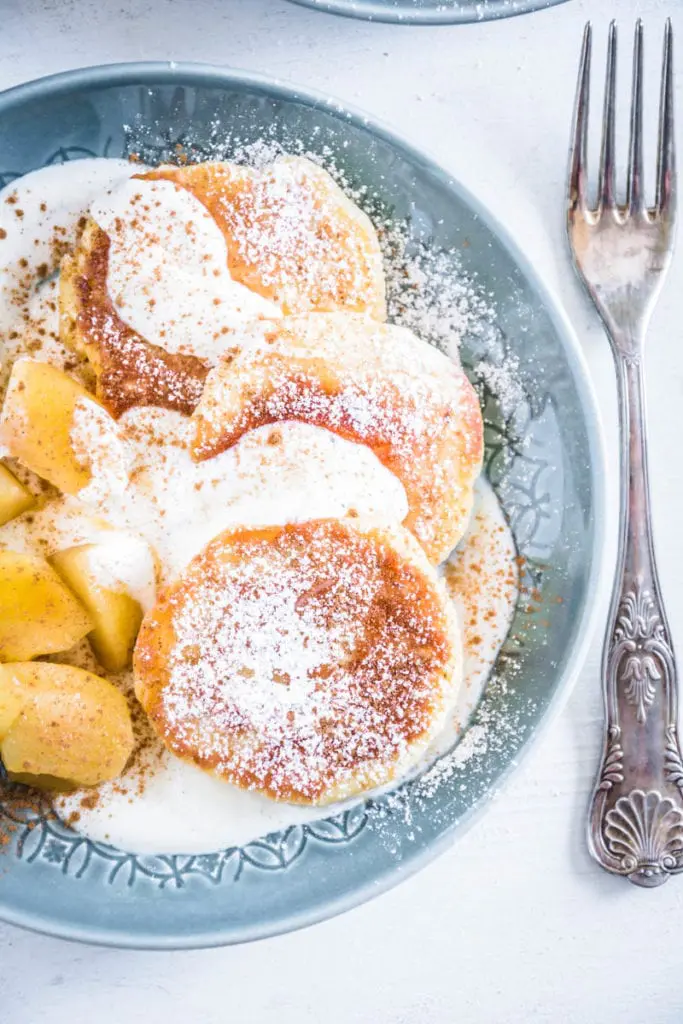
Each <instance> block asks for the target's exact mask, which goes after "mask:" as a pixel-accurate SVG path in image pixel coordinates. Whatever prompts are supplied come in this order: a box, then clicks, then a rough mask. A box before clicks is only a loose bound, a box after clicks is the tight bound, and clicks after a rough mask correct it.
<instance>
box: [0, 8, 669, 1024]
mask: <svg viewBox="0 0 683 1024" xmlns="http://www.w3.org/2000/svg"><path fill="white" fill-rule="evenodd" d="M616 12H618V14H619V21H620V25H621V26H623V33H622V34H623V36H624V46H623V51H624V61H623V65H624V79H625V78H626V63H627V62H626V59H625V58H626V51H627V50H630V32H631V25H632V22H633V19H634V17H635V16H636V15H641V16H642V17H643V18H644V19H645V24H646V41H647V43H648V44H649V45H648V46H647V51H646V55H647V58H648V59H649V60H651V62H652V63H651V64H649V65H648V75H647V77H646V81H647V82H648V85H649V86H650V91H651V93H653V94H654V92H655V89H656V81H657V74H658V72H657V71H655V65H656V64H657V62H658V59H659V52H660V40H661V31H662V28H663V22H664V18H665V16H666V15H667V14H669V15H671V16H672V18H673V19H674V22H675V23H677V24H676V27H677V29H678V34H679V74H678V77H677V103H678V110H679V113H680V114H681V117H683V5H682V4H681V0H618V2H617V0H571V2H570V3H568V4H566V5H564V6H560V7H557V8H555V9H552V10H550V11H545V12H543V13H539V14H536V15H531V16H527V17H521V18H514V19H511V20H508V21H503V22H497V23H491V24H488V25H486V24H480V25H472V26H462V27H459V26H454V27H438V28H421V29H410V28H405V27H403V26H387V25H378V24H377V25H373V24H364V23H361V22H357V21H349V20H346V19H342V18H334V17H330V16H327V15H323V14H319V13H315V12H309V11H307V10H305V9H303V8H299V7H295V6H290V4H288V3H286V2H284V0H18V2H17V0H0V25H1V28H0V88H5V87H7V86H10V85H14V84H16V83H19V82H22V81H24V80H27V79H31V78H36V77H38V76H40V75H44V74H49V73H51V72H55V71H60V70H63V69H66V68H71V67H77V66H79V65H86V64H98V63H107V62H110V61H125V60H141V59H144V60H148V59H177V60H181V59H186V60H204V61H209V62H214V63H218V64H229V65H232V66H235V67H242V68H248V69H251V70H255V71H259V72H263V73H266V74H270V75H275V76H277V77H280V78H282V79H285V80H288V81H292V82H294V83H300V84H302V85H307V86H310V87H313V88H315V89H317V90H320V91H323V92H328V93H330V94H331V95H333V96H336V97H339V98H341V99H343V100H346V101H347V102H349V103H352V104H356V105H360V106H362V107H364V108H365V109H366V110H368V111H369V112H370V113H371V114H373V115H375V116H378V117H380V118H382V119H383V120H385V121H387V122H389V123H391V124H393V125H394V126H395V127H397V128H398V129H399V130H400V131H401V132H402V133H403V134H404V135H406V136H407V137H408V138H409V139H410V140H411V141H412V142H413V143H414V144H415V145H417V146H420V147H423V148H425V149H426V150H428V151H431V153H432V154H433V155H434V156H435V157H436V158H437V160H438V161H440V162H441V163H442V164H443V165H445V166H447V167H448V168H449V169H451V170H452V171H453V172H454V173H455V175H456V176H458V177H459V178H460V179H461V180H462V181H463V182H464V183H465V184H466V185H468V186H469V188H470V189H472V190H473V191H474V192H476V193H477V194H478V195H479V197H480V198H481V199H482V200H483V201H484V202H485V203H486V204H488V206H489V207H490V208H491V210H492V211H493V212H494V213H495V214H496V215H497V217H498V218H499V219H500V220H501V221H502V222H503V223H504V224H505V225H506V226H507V227H508V229H510V230H511V231H512V232H513V233H514V234H515V235H516V236H517V238H518V240H519V242H520V244H521V245H522V247H523V248H524V249H525V250H526V252H527V253H528V255H529V256H530V257H531V259H532V260H533V261H534V263H535V264H536V266H537V267H538V268H539V270H540V272H541V274H542V275H543V276H544V277H545V279H546V281H547V283H548V284H549V285H550V287H551V288H553V289H554V290H555V291H556V292H557V294H558V296H559V298H560V301H561V302H562V303H563V304H564V306H565V308H566V309H567V311H568V313H569V315H570V317H571V319H572V321H573V323H574V326H575V328H576V331H577V333H578V335H579V337H580V339H581V344H582V346H583V349H584V352H585V354H586V357H587V359H588V361H589V364H590V369H591V373H592V376H593V380H594V382H595V385H596V390H597V393H598V396H599V402H600V406H601V410H602V414H603V418H604V424H605V437H606V444H607V447H608V453H609V455H610V456H611V458H610V464H611V465H612V466H613V465H614V463H615V453H616V420H615V401H614V380H613V372H612V365H611V357H610V354H609V351H608V346H607V342H606V341H605V339H604V338H603V336H602V334H601V331H600V329H599V327H598V325H597V323H596V317H595V314H594V312H593V310H592V309H591V308H590V307H589V305H588V303H587V301H586V300H585V299H584V298H583V296H582V294H581V293H580V290H579V288H578V286H577V283H576V281H575V280H574V277H573V274H572V271H571V268H570V265H569V260H568V257H567V253H566V249H565V244H564V238H563V233H562V231H563V229H562V197H563V186H564V182H563V179H564V170H565V160H566V148H567V135H568V128H569V116H570V111H571V105H572V98H573V90H574V78H575V72H576V63H577V58H578V48H579V43H580V35H581V30H582V27H583V24H584V21H585V20H586V18H587V17H588V16H589V14H590V16H591V18H592V20H593V23H594V27H595V29H596V36H597V38H596V42H597V43H598V44H599V46H601V47H602V46H604V42H605V36H606V28H607V23H608V20H609V18H610V16H611V15H612V14H613V13H616ZM600 63H601V62H600ZM623 84H624V85H625V84H626V82H625V81H624V83H623ZM652 98H654V97H652ZM679 126H680V119H679ZM681 143H683V139H679V145H680V144H681ZM682 285H683V240H682V243H681V246H680V248H679V251H678V257H677V259H676V260H675V262H674V266H673V269H672V271H671V275H670V278H669V282H668V285H667V287H666V289H665V292H664V294H663V296H662V298H661V300H660V303H659V305H658V308H657V311H656V314H655V318H654V320H653V323H652V329H651V346H650V350H649V356H648V358H649V364H648V365H649V377H648V381H649V387H648V390H649V395H650V432H651V441H652V456H651V463H652V473H653V478H654V479H653V490H654V503H655V526H656V536H657V543H658V549H659V554H660V561H661V574H662V578H663V585H664V590H665V595H666V598H667V602H668V609H669V618H670V621H671V626H672V629H673V633H674V637H675V639H676V640H677V642H678V648H679V652H680V653H681V655H682V656H683V587H681V585H680V577H681V573H682V572H683V530H681V528H680V524H681V522H683V480H682V474H681V470H680V468H679V467H680V461H679V457H678V455H677V448H678V447H679V446H680V443H681V442H680V438H681V435H682V434H683V351H681V346H682V345H683V328H682V326H681V325H682V323H683V288H682ZM667 449H668V450H667ZM609 487H610V495H611V507H612V509H614V506H615V497H616V480H615V479H614V478H612V479H611V480H610V481H609ZM610 523H611V524H612V529H611V530H610V531H609V532H610V534H613V533H614V529H613V524H614V512H612V516H611V519H610ZM609 544H610V553H611V556H612V557H613V556H614V547H615V545H614V538H613V536H611V537H610V539H609ZM596 601H598V602H599V603H600V606H601V608H602V611H603V615H604V613H605V606H606V601H605V594H604V593H603V594H601V595H596ZM599 652H600V637H599V636H596V637H595V638H594V641H593V646H592V648H591V653H590V656H589V658H588V660H587V662H586V665H585V667H584V668H583V670H582V672H581V674H580V677H579V680H578V682H577V685H576V687H575V689H574V691H573V693H572V694H571V695H570V696H569V698H568V701H567V703H566V705H565V707H564V709H563V710H562V711H561V713H560V714H559V716H558V717H556V718H555V720H554V721H553V722H552V723H551V724H549V725H548V727H547V728H546V729H545V730H544V733H543V735H542V738H541V739H540V740H539V741H538V743H537V744H536V746H535V747H534V749H533V750H532V751H531V752H530V753H529V755H528V757H527V758H526V760H525V761H524V763H523V765H522V766H521V767H520V768H519V770H518V771H517V772H516V774H515V775H514V776H513V777H512V778H511V780H510V781H509V782H508V784H507V786H506V787H505V789H504V790H503V792H502V793H501V794H499V796H498V797H497V798H496V799H495V800H494V801H493V803H492V804H491V806H490V807H489V808H488V809H487V811H486V813H485V814H484V815H483V816H481V817H480V818H479V820H478V821H477V822H476V823H475V825H474V826H473V827H472V828H471V829H470V831H469V832H468V833H467V834H465V835H464V836H462V838H460V839H459V841H458V842H457V843H456V844H455V845H454V846H453V847H452V848H451V849H450V850H449V851H448V852H447V853H446V854H445V855H444V856H442V857H441V858H440V859H439V860H438V861H437V862H436V863H434V864H432V865H431V866H429V867H428V868H426V869H425V870H424V871H422V872H421V873H419V874H418V875H417V876H415V877H414V878H412V879H411V880H409V881H407V882H405V883H404V884H403V885H401V886H400V887H399V888H397V889H394V890H392V891H391V892H389V893H387V894H385V895H383V896H382V897H380V898H379V899H377V900H375V901H374V902H372V903H369V904H366V905H365V906H362V907H360V908H358V909H356V910H354V911H351V912H350V913H348V914H346V915H345V916H343V917H340V918H337V919H335V920H331V921H327V922H325V923H323V924H320V925H317V926H316V927H314V928H310V929H307V930H305V931H303V932H299V933H296V934H293V935H289V936H283V937H280V938H276V939H271V940H268V941H264V942H260V943H257V944H254V945H250V946H243V947H237V948H228V949H218V950H210V951H202V952H190V953H182V952H181V953H163V954H161V953H137V952H128V951H117V950H108V949H96V948H90V947H85V946H78V945H72V944H69V943H66V942H61V941H56V940H53V939H48V938H43V937H40V936H37V935H32V934H29V933H27V932H23V931H20V930H17V929H15V928H10V927H7V926H2V925H0V1020H1V1021H2V1024H37V1022H41V1024H67V1022H68V1024H82V1022H86V1021H88V1022H90V1021H91V1020H93V1019H95V1020H96V1021H97V1024H180V1022H183V1024H226V1022H228V1021H230V1022H234V1024H261V1022H265V1021H271V1020H277V1021H278V1022H279V1024H295V1022H296V1024H309V1022H310V1024H321V1022H323V1021H324V1022H325V1024H350V1022H353V1024H365V1022H368V1024H370V1022H372V1024H450V1022H452V1021H456V1020H458V1021H462V1022H465V1024H468V1022H476V1024H478V1022H484V1024H489V1022H495V1024H498V1022H500V1024H526V1022H528V1021H552V1022H554V1024H555V1022H557V1024H602V1022H606V1021H611V1020H619V1021H620V1022H621V1024H664V1022H666V1024H677V1022H680V1021H683V973H682V972H681V966H682V961H683V951H682V950H683V877H682V878H680V879H673V880H671V881H669V882H668V883H667V884H666V885H665V886H663V887H662V888H660V889H656V890H652V891H648V890H642V889H636V888H634V887H633V886H631V885H629V884H627V883H625V882H624V881H622V880H620V879H613V878H610V877H608V876H606V875H604V874H603V873H601V872H600V870H599V869H598V868H597V867H595V866H594V865H593V864H592V862H591V861H590V860H589V858H588V855H587V853H586V850H585V846H584V841H583V828H584V817H585V810H586V801H587V797H588V793H589V787H590V785H591V781H592V776H593V772H594V769H595V765H596V758H597V753H598V747H599V739H600V714H601V712H600V701H599V693H598V679H597V673H598V665H599Z"/></svg>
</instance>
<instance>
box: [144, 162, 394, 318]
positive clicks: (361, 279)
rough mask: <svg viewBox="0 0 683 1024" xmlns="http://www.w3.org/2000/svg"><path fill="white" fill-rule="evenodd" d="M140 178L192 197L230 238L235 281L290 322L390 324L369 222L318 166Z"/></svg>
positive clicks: (224, 168)
mask: <svg viewBox="0 0 683 1024" xmlns="http://www.w3.org/2000/svg"><path fill="white" fill-rule="evenodd" d="M141 177H145V178H152V179H164V180H167V181H173V182H175V183H176V184H177V185H182V186H183V188H186V189H188V190H189V191H190V192H192V193H193V195H195V196H196V197H197V199H199V200H200V201H201V202H202V203H203V204H204V206H205V207H206V208H207V210H208V211H209V213H210V214H211V216H212V217H213V218H214V219H215V221H216V222H217V224H218V225H219V227H220V228H221V230H222V232H223V234H224V236H225V240H226V242H227V246H228V266H229V269H230V273H231V275H232V277H233V278H234V280H236V281H239V282H240V283H241V284H244V285H246V286H247V287H248V288H250V289H251V290H252V291H255V292H258V294H259V295H262V296H263V297H264V298H267V299H270V300H272V301H273V302H276V303H277V304H278V305H279V306H281V307H282V310H283V312H284V313H285V314H288V315H289V314H293V313H306V312H317V313H326V312H334V311H335V310H337V311H339V310H346V311H347V312H351V313H367V314H369V315H370V316H373V317H375V318H376V319H377V320H384V319H385V318H386V306H385V302H384V272H383V269H382V254H381V251H380V247H379V242H378V240H377V235H376V233H375V229H374V227H373V225H372V222H371V221H370V219H369V218H368V217H367V216H366V214H364V213H363V212H362V211H361V210H359V208H358V207H357V206H356V205H355V203H353V202H352V201H351V200H350V199H349V198H348V197H347V196H346V195H345V194H344V193H343V192H342V190H341V189H340V188H339V186H338V185H337V184H336V183H335V182H334V180H333V178H331V177H330V175H329V174H328V173H327V172H326V171H324V170H323V169H322V168H321V167H318V166H317V164H314V163H312V162H311V161H310V160H306V159H305V158H303V157H284V158H282V159H280V160H277V161H276V162H275V163H274V164H271V165H270V166H268V167H265V168H263V169H262V170H254V169H252V168H249V167H241V166H237V165H236V164H229V163H204V164H193V165H189V166H185V167H159V168H157V169H156V170H154V171H150V172H149V173H148V174H145V175H142V176H141Z"/></svg>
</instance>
